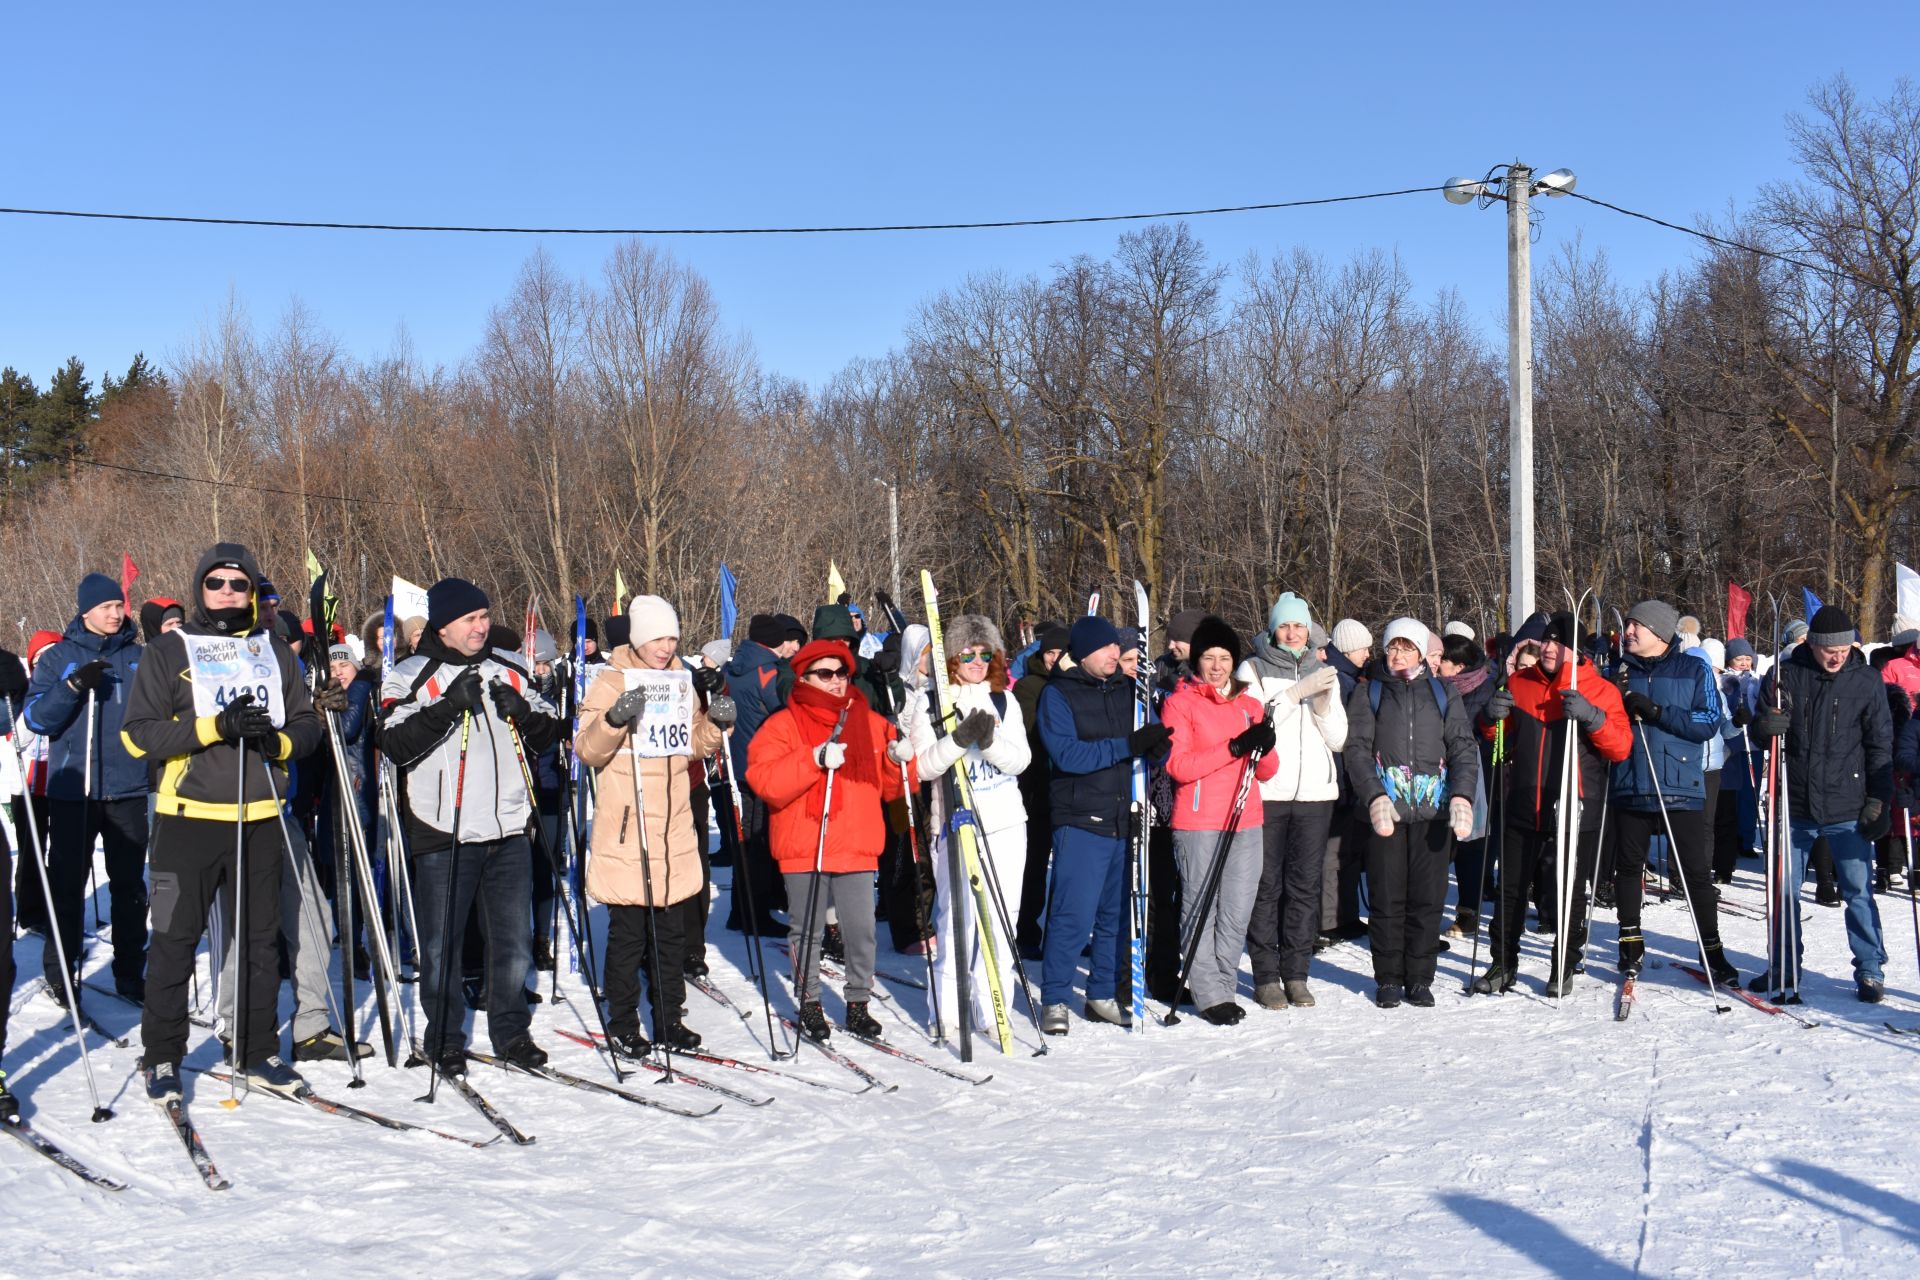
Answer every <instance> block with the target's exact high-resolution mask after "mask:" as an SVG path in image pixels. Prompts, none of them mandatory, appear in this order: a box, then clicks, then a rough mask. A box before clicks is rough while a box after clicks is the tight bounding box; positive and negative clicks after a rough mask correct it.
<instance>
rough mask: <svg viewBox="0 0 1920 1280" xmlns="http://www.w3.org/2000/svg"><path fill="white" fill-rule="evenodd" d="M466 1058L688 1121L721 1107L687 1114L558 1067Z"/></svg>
mask: <svg viewBox="0 0 1920 1280" xmlns="http://www.w3.org/2000/svg"><path fill="white" fill-rule="evenodd" d="M467 1056H468V1057H469V1058H472V1059H473V1060H474V1061H475V1062H484V1063H486V1064H487V1065H488V1066H490V1067H498V1068H500V1069H501V1070H502V1071H518V1072H520V1073H521V1074H522V1075H529V1076H535V1077H537V1078H539V1079H541V1080H550V1081H552V1082H553V1083H554V1084H562V1085H565V1086H566V1087H567V1088H569V1089H580V1090H583V1091H584V1092H587V1093H604V1094H609V1095H611V1096H613V1097H615V1098H620V1099H622V1100H624V1101H627V1102H631V1103H633V1104H634V1105H635V1106H637V1107H652V1108H654V1109H655V1110H658V1111H669V1112H672V1113H673V1114H674V1115H676V1116H685V1117H687V1118H688V1119H689V1120H700V1119H704V1118H705V1117H707V1116H710V1115H712V1114H713V1113H714V1112H716V1111H718V1110H719V1109H720V1104H719V1103H717V1102H716V1103H714V1104H713V1105H712V1106H711V1107H708V1108H707V1109H706V1110H705V1111H689V1110H688V1109H687V1108H685V1107H677V1106H675V1105H674V1104H673V1103H671V1102H662V1101H660V1100H659V1099H658V1098H643V1097H641V1096H640V1095H639V1094H637V1093H628V1092H627V1091H626V1090H625V1089H619V1088H615V1087H614V1086H613V1085H610V1084H602V1083H600V1082H599V1081H598V1080H589V1079H587V1078H586V1077H585V1076H576V1075H574V1074H573V1073H572V1072H570V1071H562V1070H560V1069H559V1068H557V1067H523V1066H520V1065H519V1064H518V1063H513V1062H508V1061H507V1060H506V1059H505V1058H496V1057H494V1056H493V1055H492V1054H490V1053H481V1052H479V1051H478V1050H475V1049H469V1050H467ZM529 1141H531V1139H529Z"/></svg>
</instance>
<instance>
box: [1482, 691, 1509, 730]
mask: <svg viewBox="0 0 1920 1280" xmlns="http://www.w3.org/2000/svg"><path fill="white" fill-rule="evenodd" d="M1480 714H1482V715H1484V716H1485V717H1486V718H1487V723H1488V724H1499V723H1500V722H1501V721H1502V720H1505V719H1506V718H1507V717H1508V716H1510V715H1512V714H1513V691H1512V690H1510V689H1508V688H1507V687H1506V686H1505V685H1501V686H1500V687H1499V688H1498V689H1495V690H1494V691H1493V696H1492V697H1490V698H1488V699H1487V709H1486V710H1485V711H1483V712H1481V713H1480Z"/></svg>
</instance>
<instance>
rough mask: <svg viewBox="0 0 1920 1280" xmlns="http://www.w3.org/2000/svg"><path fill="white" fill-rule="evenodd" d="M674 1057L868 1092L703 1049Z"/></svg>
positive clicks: (570, 1035)
mask: <svg viewBox="0 0 1920 1280" xmlns="http://www.w3.org/2000/svg"><path fill="white" fill-rule="evenodd" d="M560 1034H561V1035H563V1036H567V1037H568V1038H569V1039H574V1040H578V1039H579V1036H578V1035H577V1034H574V1033H572V1032H567V1031H562V1032H561V1033H560ZM590 1034H591V1035H592V1038H593V1040H594V1041H595V1042H596V1046H597V1044H598V1042H599V1041H600V1033H599V1032H598V1031H595V1032H591V1033H590ZM673 1056H674V1057H676V1058H687V1059H690V1060H691V1061H694V1062H704V1063H707V1064H709V1065H710V1066H715V1067H731V1068H733V1069H734V1070H735V1071H746V1072H750V1073H752V1074H754V1075H763V1076H775V1077H778V1078H779V1079H781V1080H791V1081H793V1082H794V1083H795V1084H804V1085H811V1086H812V1087H814V1088H815V1089H825V1090H826V1091H827V1092H828V1093H846V1094H858V1093H865V1092H866V1090H864V1089H845V1088H842V1087H841V1086H839V1085H837V1084H828V1083H827V1082H826V1081H825V1080H813V1079H809V1078H808V1077H806V1076H801V1075H795V1074H794V1073H793V1072H791V1071H781V1070H780V1069H778V1068H777V1067H765V1066H761V1065H760V1064H759V1063H757V1062H742V1061H740V1059H738V1058H727V1057H722V1056H721V1055H719V1054H717V1053H708V1052H706V1051H705V1050H703V1049H694V1050H691V1051H688V1050H681V1049H676V1050H674V1052H673ZM623 1061H625V1059H623Z"/></svg>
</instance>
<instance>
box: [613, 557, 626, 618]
mask: <svg viewBox="0 0 1920 1280" xmlns="http://www.w3.org/2000/svg"><path fill="white" fill-rule="evenodd" d="M626 607H627V580H626V579H625V578H623V577H621V576H620V567H619V566H618V565H615V566H614V569H613V609H612V610H611V612H612V614H613V616H614V617H619V616H620V614H621V612H622V611H623V610H624V609H625V608H626Z"/></svg>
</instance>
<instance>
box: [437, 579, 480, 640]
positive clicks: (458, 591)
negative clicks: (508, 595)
mask: <svg viewBox="0 0 1920 1280" xmlns="http://www.w3.org/2000/svg"><path fill="white" fill-rule="evenodd" d="M492 607H493V602H492V601H490V600H488V599H487V593H486V592H484V591H482V590H481V589H480V588H478V587H476V586H474V585H473V584H472V583H471V582H468V581H467V580H466V579H465V578H442V579H440V581H438V582H436V583H434V584H433V585H432V586H430V587H428V588H427V626H428V628H429V629H430V630H432V631H434V632H435V633H438V632H439V630H440V628H442V627H444V626H446V625H447V624H448V623H449V622H452V621H453V620H454V619H456V618H464V617H466V616H467V615H468V614H470V613H473V612H475V611H477V610H480V609H489V608H492Z"/></svg>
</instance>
